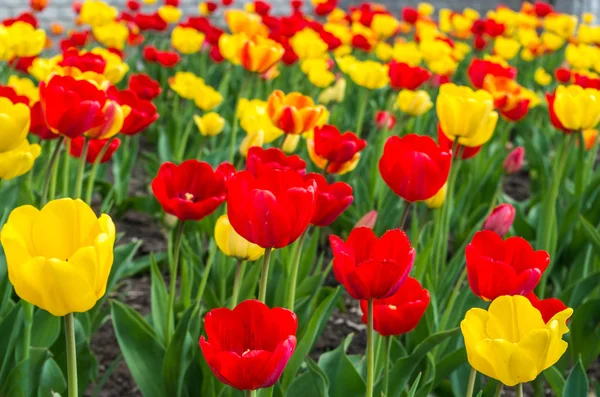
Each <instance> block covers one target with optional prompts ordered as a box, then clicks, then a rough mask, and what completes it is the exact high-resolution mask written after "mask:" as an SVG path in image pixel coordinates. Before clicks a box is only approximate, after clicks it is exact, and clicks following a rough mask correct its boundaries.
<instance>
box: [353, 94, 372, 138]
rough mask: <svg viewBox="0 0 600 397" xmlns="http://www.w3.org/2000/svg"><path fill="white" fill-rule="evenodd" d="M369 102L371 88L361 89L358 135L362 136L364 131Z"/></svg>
mask: <svg viewBox="0 0 600 397" xmlns="http://www.w3.org/2000/svg"><path fill="white" fill-rule="evenodd" d="M368 103H369V90H367V89H361V95H360V98H359V103H358V117H357V118H356V136H357V137H359V138H360V134H361V132H362V128H363V124H364V120H365V112H366V111H367V104H368Z"/></svg>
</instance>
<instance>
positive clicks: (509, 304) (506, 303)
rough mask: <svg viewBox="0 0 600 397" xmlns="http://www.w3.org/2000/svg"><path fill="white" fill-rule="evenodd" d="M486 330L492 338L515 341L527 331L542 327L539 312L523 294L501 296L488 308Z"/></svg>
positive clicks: (543, 325)
mask: <svg viewBox="0 0 600 397" xmlns="http://www.w3.org/2000/svg"><path fill="white" fill-rule="evenodd" d="M488 314H489V320H488V322H487V325H486V331H487V334H488V336H489V337H490V338H492V339H505V340H507V341H509V342H513V343H517V342H519V341H520V340H521V338H522V337H523V336H525V335H526V334H527V333H528V332H529V331H531V330H534V329H539V328H544V327H545V323H544V320H543V319H542V315H541V313H540V312H539V311H538V310H537V309H536V308H535V307H533V305H532V304H531V302H530V301H529V300H528V299H527V298H525V297H523V296H501V297H499V298H496V299H494V301H493V302H492V303H491V304H490V308H489V309H488Z"/></svg>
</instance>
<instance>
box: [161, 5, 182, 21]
mask: <svg viewBox="0 0 600 397" xmlns="http://www.w3.org/2000/svg"><path fill="white" fill-rule="evenodd" d="M182 14H183V11H181V10H180V9H179V8H177V7H174V6H169V5H166V6H162V7H160V8H159V9H158V15H159V16H160V17H161V18H162V19H163V20H164V21H165V22H166V23H175V22H177V21H179V20H180V19H181V15H182Z"/></svg>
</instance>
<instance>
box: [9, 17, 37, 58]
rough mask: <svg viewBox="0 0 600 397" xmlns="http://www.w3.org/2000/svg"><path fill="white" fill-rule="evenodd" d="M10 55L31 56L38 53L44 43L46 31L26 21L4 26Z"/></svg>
mask: <svg viewBox="0 0 600 397" xmlns="http://www.w3.org/2000/svg"><path fill="white" fill-rule="evenodd" d="M6 34H7V35H8V37H9V43H10V47H9V49H10V50H9V53H10V55H11V56H17V57H32V56H36V55H39V54H40V53H41V52H42V51H43V50H44V47H45V45H46V32H45V31H44V30H43V29H36V28H34V27H33V26H31V25H30V24H28V23H25V22H21V21H17V22H15V23H14V24H12V25H11V26H9V27H7V28H6Z"/></svg>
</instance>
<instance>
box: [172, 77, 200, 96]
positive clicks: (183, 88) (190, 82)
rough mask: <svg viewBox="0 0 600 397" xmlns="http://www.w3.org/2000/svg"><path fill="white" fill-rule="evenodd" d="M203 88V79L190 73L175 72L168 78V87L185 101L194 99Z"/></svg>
mask: <svg viewBox="0 0 600 397" xmlns="http://www.w3.org/2000/svg"><path fill="white" fill-rule="evenodd" d="M205 86H206V83H205V82H204V79H203V78H201V77H198V76H196V75H195V74H194V73H192V72H177V73H175V75H174V76H173V77H169V87H170V88H171V89H172V90H173V91H175V92H176V93H177V94H178V95H179V96H180V97H182V98H185V99H195V98H196V96H197V95H198V92H199V91H200V90H202V89H203V88H204V87H205Z"/></svg>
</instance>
